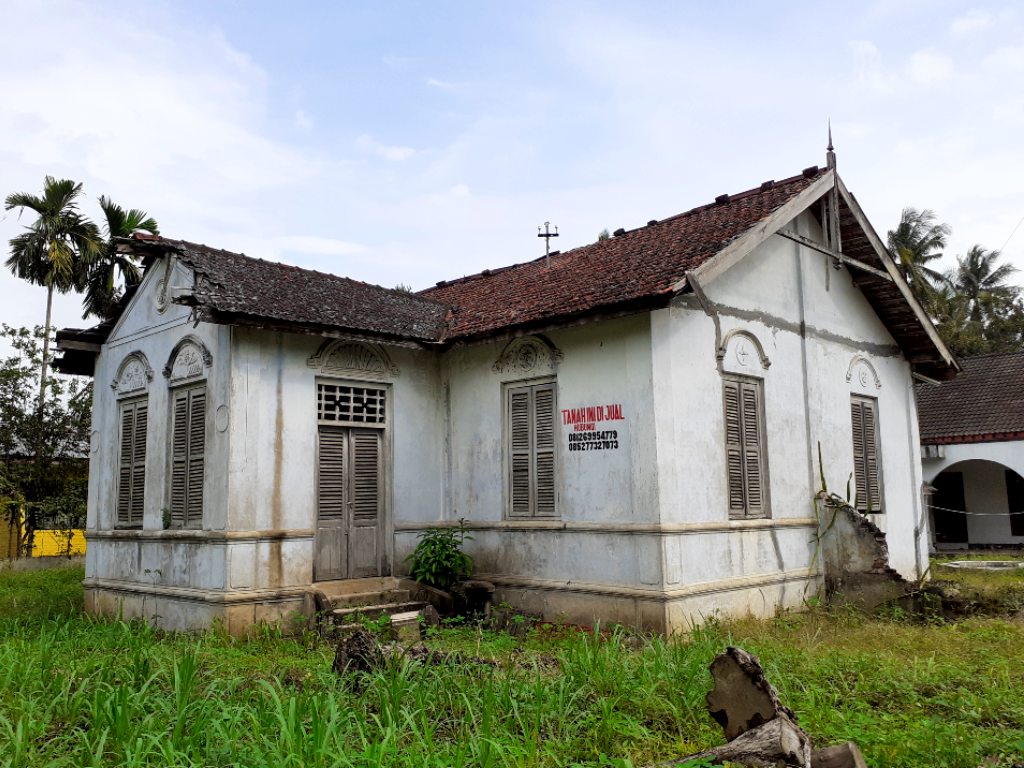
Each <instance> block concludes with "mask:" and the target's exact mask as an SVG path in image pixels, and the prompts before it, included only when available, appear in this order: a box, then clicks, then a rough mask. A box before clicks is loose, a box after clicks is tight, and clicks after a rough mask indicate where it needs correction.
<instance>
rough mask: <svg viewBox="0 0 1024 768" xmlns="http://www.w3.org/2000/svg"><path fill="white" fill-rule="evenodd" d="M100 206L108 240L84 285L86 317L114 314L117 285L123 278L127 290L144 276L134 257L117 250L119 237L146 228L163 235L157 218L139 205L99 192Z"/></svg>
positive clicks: (119, 293)
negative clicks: (126, 206) (120, 202)
mask: <svg viewBox="0 0 1024 768" xmlns="http://www.w3.org/2000/svg"><path fill="white" fill-rule="evenodd" d="M99 202H100V209H101V210H102V211H103V217H104V226H105V229H106V241H105V242H104V243H103V244H102V246H101V250H100V253H99V256H98V258H97V259H96V260H95V261H94V262H93V264H92V266H91V267H90V269H89V274H88V277H87V281H86V286H85V299H84V300H83V302H82V305H83V307H84V309H85V313H84V314H83V315H82V317H83V318H86V317H89V315H95V316H96V317H100V318H103V319H105V320H106V319H109V318H111V317H113V315H114V313H115V312H116V311H117V302H118V300H119V299H120V298H121V296H122V289H121V288H119V287H118V286H117V282H116V280H117V277H120V279H121V282H122V283H123V284H124V287H125V289H127V288H129V287H131V286H133V285H138V284H139V280H140V278H141V273H140V272H139V267H138V265H137V264H136V262H135V260H134V258H133V257H132V256H129V255H128V254H125V253H120V252H118V250H117V240H118V239H119V238H124V237H131V235H132V233H133V232H134V231H135V230H137V229H144V230H146V231H148V232H152V233H153V234H154V235H158V234H160V229H159V226H158V225H157V223H156V219H154V218H153V217H152V216H150V215H149V214H148V213H146V212H145V211H141V210H139V209H138V208H132V209H130V210H127V211H126V210H125V209H124V208H122V207H121V206H120V205H117V204H116V203H115V202H114V201H113V200H111V199H110V198H109V197H106V196H105V195H100V200H99Z"/></svg>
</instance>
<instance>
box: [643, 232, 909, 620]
mask: <svg viewBox="0 0 1024 768" xmlns="http://www.w3.org/2000/svg"><path fill="white" fill-rule="evenodd" d="M790 226H791V227H793V228H797V229H798V231H800V232H801V233H802V234H804V235H805V236H809V237H812V238H815V239H818V240H819V241H820V238H821V233H820V228H819V227H818V225H817V223H816V221H815V220H814V219H813V217H811V216H810V215H809V214H804V215H802V216H801V217H799V220H798V222H796V223H795V224H791V225H790ZM826 259H827V257H825V256H822V255H820V254H818V253H816V252H813V251H810V250H809V249H807V248H804V247H802V246H798V245H797V244H796V243H793V242H792V241H790V240H787V239H784V238H781V237H778V236H775V237H773V238H771V239H770V240H768V241H767V242H765V243H764V244H762V245H761V246H760V247H759V248H757V249H756V250H755V251H754V252H753V253H752V254H750V255H749V256H747V257H746V258H745V259H743V260H742V261H741V262H740V263H739V264H738V265H736V266H734V267H733V268H732V269H730V270H728V271H727V272H725V273H724V274H722V275H720V276H719V277H718V278H716V279H714V280H711V281H709V282H708V283H707V284H704V285H702V287H703V290H704V292H705V294H706V296H707V299H708V301H709V302H710V304H709V309H711V310H712V312H713V313H714V314H715V315H717V321H718V323H719V331H718V332H717V334H716V329H715V318H713V317H711V316H709V315H708V314H707V313H706V312H705V310H704V308H703V307H702V306H701V304H700V302H699V301H698V300H697V298H696V297H695V296H687V297H684V298H682V299H680V300H677V301H676V302H674V303H673V305H672V306H671V307H670V308H668V309H666V310H661V311H659V312H656V313H654V316H653V319H652V345H653V349H654V372H655V375H654V393H655V411H656V412H657V413H658V414H663V417H662V418H659V420H658V422H657V436H658V437H657V439H658V467H659V471H658V475H659V481H660V483H659V493H660V496H661V506H662V515H663V517H662V520H663V523H665V524H666V525H669V526H676V527H678V528H679V529H680V530H679V531H678V532H677V533H676V534H674V535H672V536H669V537H667V538H666V551H665V579H666V585H667V589H668V590H669V592H670V593H674V594H676V595H678V597H679V600H678V603H677V604H676V605H675V607H674V608H670V614H671V615H670V625H672V626H680V625H685V624H686V623H689V622H690V621H691V620H695V619H696V620H699V617H700V616H707V615H709V614H710V613H713V612H714V611H715V610H718V609H721V610H724V611H727V612H730V613H742V612H744V611H749V612H752V613H755V614H764V613H771V612H773V611H774V610H775V609H776V608H777V606H779V605H798V604H799V603H800V602H801V600H802V599H803V597H805V594H806V593H805V589H808V590H811V591H813V589H814V587H813V583H814V582H815V577H814V573H813V572H812V570H810V568H811V565H812V556H813V552H814V546H815V545H814V543H813V541H812V539H813V535H814V530H815V527H816V521H815V520H814V517H813V516H814V511H813V506H812V497H813V495H814V493H816V492H817V491H818V490H819V488H820V485H821V484H820V480H819V470H818V459H817V444H818V442H819V441H820V443H821V446H822V448H821V450H822V458H823V462H824V472H825V476H826V479H827V481H828V485H829V489H830V490H833V491H836V492H838V493H840V495H844V494H845V486H846V480H847V477H848V476H849V474H850V472H852V470H853V447H852V432H851V429H852V428H851V423H850V396H851V394H864V395H867V396H870V397H876V398H877V399H878V405H879V426H880V430H881V445H882V452H881V457H880V463H881V466H882V471H883V493H884V501H885V508H886V511H885V514H882V515H875V516H874V519H875V520H876V522H877V523H878V524H879V525H880V527H882V528H883V529H884V530H886V531H887V532H888V533H887V538H888V543H889V549H890V561H891V562H890V564H891V565H892V566H893V567H895V568H896V569H897V570H899V571H900V572H901V573H903V574H904V575H905V576H908V577H914V576H916V575H918V573H919V571H918V568H922V569H923V568H924V567H925V566H926V563H925V558H926V556H927V551H926V550H927V547H926V546H924V545H923V544H921V543H920V542H924V541H926V540H927V539H926V537H925V536H924V535H922V537H921V538H920V540H919V543H918V545H917V546H915V536H914V529H915V527H916V526H917V525H919V524H920V523H921V519H920V514H921V502H920V494H919V489H920V486H921V482H920V470H919V464H918V463H917V462H916V460H915V459H916V456H917V455H918V453H917V452H918V442H917V420H916V414H915V411H914V410H913V409H914V405H913V397H912V393H911V379H910V370H909V365H908V364H907V362H906V361H905V360H904V359H903V358H902V357H901V356H900V355H899V352H898V350H897V349H896V347H895V343H894V341H893V339H892V337H891V336H890V335H889V334H888V332H887V331H886V329H885V328H884V326H883V325H882V323H881V322H880V321H879V320H878V318H877V316H876V315H875V314H874V312H873V310H872V309H871V307H870V305H869V304H868V303H867V301H866V300H865V299H864V297H863V295H862V294H861V293H860V291H859V290H858V289H857V288H856V287H855V286H854V285H853V284H852V279H851V276H850V273H849V272H847V270H846V269H845V268H844V269H840V270H835V269H833V268H832V266H831V263H827V264H826ZM826 273H827V275H828V281H829V284H828V288H827V289H826V285H825V278H826ZM801 327H805V328H806V329H807V330H806V333H805V334H801ZM733 331H742V332H744V333H747V334H749V335H750V337H753V338H754V339H756V340H757V342H759V343H760V345H761V347H762V349H763V352H764V354H765V355H766V357H767V358H768V360H769V361H770V366H769V367H768V368H767V369H765V368H764V366H763V365H762V363H761V361H760V360H759V356H758V354H757V349H756V345H755V344H753V343H752V341H751V340H750V339H749V338H748V339H747V340H746V343H745V346H746V351H747V354H746V355H744V356H743V361H742V362H741V360H740V359H739V358H738V357H737V355H736V348H737V346H738V341H739V340H740V339H741V338H742V337H741V336H736V335H733V337H732V339H731V340H730V343H729V346H728V348H727V350H726V354H725V356H724V359H723V360H722V361H721V366H722V367H723V368H724V370H726V371H731V372H734V373H739V374H743V375H747V376H751V377H754V378H759V379H761V380H762V381H763V388H764V414H765V428H766V430H765V431H766V436H767V466H768V477H769V481H770V486H769V492H770V508H771V512H770V519H764V520H733V521H730V520H729V516H728V510H727V507H726V502H725V499H726V498H727V496H726V478H727V473H726V467H725V446H724V416H723V404H722V384H721V373H720V371H719V365H720V363H719V361H718V360H717V351H718V350H717V347H718V345H719V344H720V343H721V342H722V341H723V340H724V339H726V338H728V337H729V334H730V332H733ZM855 358H858V360H857V362H856V363H855V364H854V365H853V370H852V371H851V363H854V360H855ZM865 365H867V366H870V368H866V369H865ZM862 369H865V370H867V371H870V369H873V370H874V371H875V372H876V373H877V377H878V384H880V386H876V382H875V379H874V375H873V374H870V373H869V374H868V375H867V376H866V377H865V383H862V380H861V372H862ZM848 373H851V374H852V375H851V378H850V380H849V381H848V380H847V374H848Z"/></svg>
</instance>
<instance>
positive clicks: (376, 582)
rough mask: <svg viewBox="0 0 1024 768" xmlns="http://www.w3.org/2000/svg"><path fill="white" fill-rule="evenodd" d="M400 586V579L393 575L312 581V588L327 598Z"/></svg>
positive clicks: (387, 589)
mask: <svg viewBox="0 0 1024 768" xmlns="http://www.w3.org/2000/svg"><path fill="white" fill-rule="evenodd" d="M401 588H402V585H401V583H400V580H399V579H397V578H395V577H394V576H373V577H370V578H364V579H338V580H336V581H317V582H314V583H313V589H315V590H318V591H320V592H323V593H324V595H326V596H327V597H328V598H329V599H332V598H342V597H345V596H347V595H353V594H360V593H370V592H389V591H391V590H393V589H401Z"/></svg>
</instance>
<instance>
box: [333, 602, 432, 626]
mask: <svg viewBox="0 0 1024 768" xmlns="http://www.w3.org/2000/svg"><path fill="white" fill-rule="evenodd" d="M426 605H427V604H426V603H421V602H417V601H414V600H406V601H404V602H390V603H380V604H378V605H349V606H346V607H343V608H334V609H332V610H331V611H329V612H328V615H329V616H330V617H331V618H332V620H333V621H334V623H335V624H339V625H343V624H349V623H353V622H354V621H355V619H356V618H357V617H360V616H361V617H364V618H367V619H377V618H380V617H381V616H383V615H385V614H387V615H388V616H391V620H392V623H393V622H394V620H395V616H397V615H400V614H407V613H412V614H415V615H419V612H420V611H422V610H423V609H424V608H425V607H426Z"/></svg>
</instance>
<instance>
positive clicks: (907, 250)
mask: <svg viewBox="0 0 1024 768" xmlns="http://www.w3.org/2000/svg"><path fill="white" fill-rule="evenodd" d="M951 231H952V230H951V229H950V226H949V225H948V224H936V223H935V213H934V212H933V211H931V210H928V209H925V210H923V211H919V210H917V209H916V208H911V207H907V208H904V209H903V213H901V214H900V223H899V224H897V225H896V229H891V230H889V236H888V240H889V250H890V251H891V252H892V255H893V258H895V259H896V263H897V265H899V268H900V271H901V272H902V273H903V276H904V277H905V278H906V280H907V282H908V283H910V285H911V286H912V287H913V288H914V290H915V292H916V293H917V295H918V297H919V298H925V297H927V295H928V293H929V292H930V291H931V290H933V289H934V287H935V285H936V284H939V283H941V282H942V275H941V274H940V273H939V272H937V271H935V270H934V269H931V268H930V267H928V266H926V265H927V264H928V262H930V261H934V260H935V259H938V258H941V257H942V249H943V248H945V247H946V238H948V237H949V233H950V232H951Z"/></svg>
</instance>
